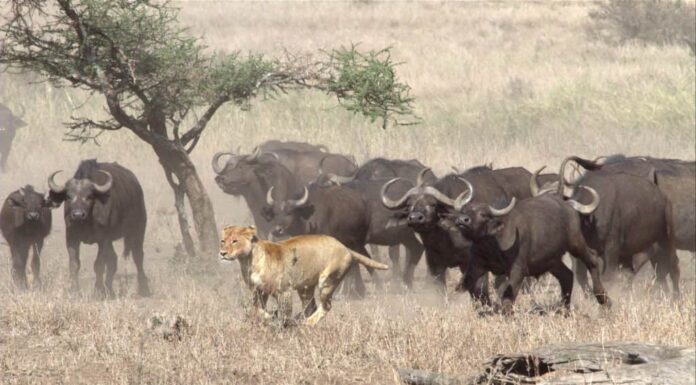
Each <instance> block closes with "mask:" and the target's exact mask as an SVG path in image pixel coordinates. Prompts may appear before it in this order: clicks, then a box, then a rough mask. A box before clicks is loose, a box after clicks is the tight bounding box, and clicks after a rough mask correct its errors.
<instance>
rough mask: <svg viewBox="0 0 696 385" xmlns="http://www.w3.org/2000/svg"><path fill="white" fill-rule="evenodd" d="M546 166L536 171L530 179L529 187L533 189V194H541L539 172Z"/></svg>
mask: <svg viewBox="0 0 696 385" xmlns="http://www.w3.org/2000/svg"><path fill="white" fill-rule="evenodd" d="M545 168H546V166H541V168H540V169H538V170H536V171H534V174H532V177H531V178H530V179H529V189H530V190H531V191H532V196H533V197H535V196H538V195H540V194H539V182H538V181H537V178H538V177H539V174H540V173H541V172H542V171H543V170H544V169H545Z"/></svg>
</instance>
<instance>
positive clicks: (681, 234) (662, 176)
mask: <svg viewBox="0 0 696 385" xmlns="http://www.w3.org/2000/svg"><path fill="white" fill-rule="evenodd" d="M580 161H581V162H582V164H581V165H582V167H583V168H587V169H589V170H594V169H599V168H601V169H602V170H604V171H609V172H615V173H627V174H631V175H635V176H640V177H648V175H649V174H650V172H651V171H652V170H654V171H655V174H656V175H657V178H658V180H659V181H660V183H659V185H658V187H659V188H660V190H661V191H662V192H663V193H664V194H665V195H666V196H667V198H669V200H670V202H672V212H673V213H674V241H675V246H676V248H677V249H679V250H689V251H692V252H693V251H696V205H695V204H694V202H695V201H696V162H694V161H690V162H689V161H682V160H677V159H659V158H651V157H643V156H635V157H626V156H623V155H613V156H609V157H606V158H603V161H602V162H601V163H600V162H587V161H586V160H584V159H581V160H580Z"/></svg>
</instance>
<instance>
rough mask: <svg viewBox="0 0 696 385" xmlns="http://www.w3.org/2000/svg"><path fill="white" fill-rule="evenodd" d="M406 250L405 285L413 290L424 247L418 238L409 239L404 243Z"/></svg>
mask: <svg viewBox="0 0 696 385" xmlns="http://www.w3.org/2000/svg"><path fill="white" fill-rule="evenodd" d="M403 245H404V248H405V249H406V266H405V267H404V284H406V287H407V288H408V289H409V290H410V289H412V288H413V275H414V274H415V271H416V266H418V262H420V259H421V256H422V255H423V245H422V244H421V243H420V242H418V240H417V239H416V237H413V238H409V239H408V240H406V241H405V242H404V244H403Z"/></svg>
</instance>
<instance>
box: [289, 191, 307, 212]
mask: <svg viewBox="0 0 696 385" xmlns="http://www.w3.org/2000/svg"><path fill="white" fill-rule="evenodd" d="M308 200H309V190H308V189H307V186H305V188H304V194H303V195H302V198H300V199H298V200H290V201H288V203H290V204H291V205H292V206H294V207H302V206H304V205H306V204H307V201H308Z"/></svg>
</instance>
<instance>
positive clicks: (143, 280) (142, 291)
mask: <svg viewBox="0 0 696 385" xmlns="http://www.w3.org/2000/svg"><path fill="white" fill-rule="evenodd" d="M132 250H133V263H135V269H136V270H137V273H138V295H140V296H142V297H147V296H149V295H150V285H149V283H148V279H147V275H145V269H144V268H143V259H144V254H145V253H144V252H143V243H142V241H139V242H136V244H134V245H133V248H132ZM240 263H241V262H240ZM242 277H244V273H242Z"/></svg>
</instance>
